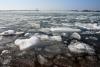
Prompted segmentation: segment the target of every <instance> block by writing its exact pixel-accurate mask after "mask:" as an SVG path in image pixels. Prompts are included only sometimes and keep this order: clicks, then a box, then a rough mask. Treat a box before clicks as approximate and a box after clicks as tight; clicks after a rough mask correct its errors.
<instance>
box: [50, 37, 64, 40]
mask: <svg viewBox="0 0 100 67" xmlns="http://www.w3.org/2000/svg"><path fill="white" fill-rule="evenodd" d="M50 40H51V41H62V38H61V36H51V37H50Z"/></svg>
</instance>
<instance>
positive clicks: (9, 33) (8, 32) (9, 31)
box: [0, 30, 15, 35]
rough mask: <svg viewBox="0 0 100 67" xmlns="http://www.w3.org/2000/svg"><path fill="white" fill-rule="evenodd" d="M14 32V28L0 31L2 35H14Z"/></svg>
mask: <svg viewBox="0 0 100 67" xmlns="http://www.w3.org/2000/svg"><path fill="white" fill-rule="evenodd" d="M14 34H15V31H14V30H7V31H4V32H2V33H0V35H14Z"/></svg>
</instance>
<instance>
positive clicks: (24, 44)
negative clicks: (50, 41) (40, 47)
mask: <svg viewBox="0 0 100 67" xmlns="http://www.w3.org/2000/svg"><path fill="white" fill-rule="evenodd" d="M38 43H39V38H37V37H36V36H32V37H31V38H29V39H16V40H15V45H16V46H19V48H20V50H25V49H28V48H30V47H32V46H35V45H37V44H38Z"/></svg>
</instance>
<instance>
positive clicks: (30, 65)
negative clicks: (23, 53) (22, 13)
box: [10, 59, 35, 67]
mask: <svg viewBox="0 0 100 67" xmlns="http://www.w3.org/2000/svg"><path fill="white" fill-rule="evenodd" d="M10 66H11V67H35V64H34V60H33V61H32V60H29V59H13V60H11V63H10Z"/></svg>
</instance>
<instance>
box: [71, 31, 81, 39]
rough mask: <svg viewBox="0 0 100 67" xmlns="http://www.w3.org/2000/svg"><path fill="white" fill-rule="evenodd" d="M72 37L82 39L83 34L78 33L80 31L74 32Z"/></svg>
mask: <svg viewBox="0 0 100 67" xmlns="http://www.w3.org/2000/svg"><path fill="white" fill-rule="evenodd" d="M71 38H75V39H78V40H80V39H81V36H80V35H79V34H78V33H76V32H75V33H73V34H72V35H71Z"/></svg>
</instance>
